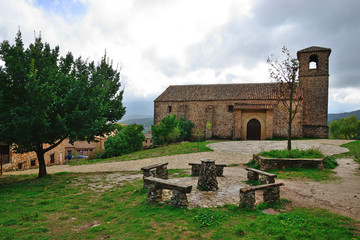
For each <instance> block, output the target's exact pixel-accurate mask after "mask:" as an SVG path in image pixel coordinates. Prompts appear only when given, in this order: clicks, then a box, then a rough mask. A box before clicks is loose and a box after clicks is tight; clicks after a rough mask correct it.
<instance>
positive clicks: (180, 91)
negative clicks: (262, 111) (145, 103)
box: [154, 83, 278, 102]
mask: <svg viewBox="0 0 360 240" xmlns="http://www.w3.org/2000/svg"><path fill="white" fill-rule="evenodd" d="M277 92H278V84H277V83H253V84H211V85H173V86H169V87H168V88H167V89H166V90H165V91H164V92H163V93H162V94H161V95H160V96H159V97H157V98H156V99H155V100H154V102H167V101H207V100H209V101H211V100H271V99H277V98H276V96H277Z"/></svg>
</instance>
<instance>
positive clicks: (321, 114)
mask: <svg viewBox="0 0 360 240" xmlns="http://www.w3.org/2000/svg"><path fill="white" fill-rule="evenodd" d="M330 53H331V49H329V48H322V47H314V46H313V47H309V48H305V49H303V50H300V51H298V52H297V57H298V60H299V64H300V66H299V79H300V81H301V84H302V89H303V100H302V101H301V103H300V106H299V112H298V114H297V115H296V118H295V119H294V121H293V125H292V128H293V131H292V134H293V137H296V138H300V137H316V138H327V137H328V134H329V133H328V132H329V130H328V126H327V114H328V87H329V56H330ZM278 93H279V84H278V83H248V84H211V85H182V86H180V85H179V86H169V87H168V88H167V89H166V90H165V91H164V92H163V93H162V94H161V95H160V96H159V97H157V98H156V99H155V100H154V123H155V124H156V123H159V122H160V121H161V119H162V118H164V117H166V116H167V115H168V114H177V115H178V116H183V117H184V118H185V119H186V120H191V121H192V122H193V123H194V124H195V126H196V127H197V128H199V129H200V130H201V131H202V132H203V133H204V137H205V138H207V139H208V138H228V139H243V140H247V139H248V140H256V139H272V138H285V137H286V136H287V124H288V120H287V119H288V114H287V112H286V111H284V109H283V107H282V103H281V102H280V101H279V100H278Z"/></svg>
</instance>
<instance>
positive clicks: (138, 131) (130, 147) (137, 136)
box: [99, 124, 145, 158]
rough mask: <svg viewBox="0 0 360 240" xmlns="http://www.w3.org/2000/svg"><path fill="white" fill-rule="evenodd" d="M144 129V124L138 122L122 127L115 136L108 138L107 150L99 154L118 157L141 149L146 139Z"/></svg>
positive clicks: (104, 156)
mask: <svg viewBox="0 0 360 240" xmlns="http://www.w3.org/2000/svg"><path fill="white" fill-rule="evenodd" d="M143 130H144V126H143V125H136V124H131V125H129V126H126V127H123V128H121V129H120V130H118V131H117V132H116V134H115V135H114V136H110V137H108V138H107V139H106V141H105V152H103V153H102V154H99V156H101V158H109V157H116V156H120V155H122V154H127V153H132V152H135V151H138V150H140V149H141V147H142V143H143V141H145V135H144V133H143V132H142V131H143Z"/></svg>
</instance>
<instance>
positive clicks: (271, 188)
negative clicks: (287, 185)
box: [239, 183, 284, 207]
mask: <svg viewBox="0 0 360 240" xmlns="http://www.w3.org/2000/svg"><path fill="white" fill-rule="evenodd" d="M283 185H284V184H283V183H271V184H265V185H260V186H252V187H245V188H240V204H239V207H244V206H250V207H251V206H253V205H254V204H255V191H257V190H264V193H263V197H264V202H265V203H273V202H278V201H279V199H280V186H283Z"/></svg>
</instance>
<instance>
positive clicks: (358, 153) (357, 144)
mask: <svg viewBox="0 0 360 240" xmlns="http://www.w3.org/2000/svg"><path fill="white" fill-rule="evenodd" d="M341 147H346V148H347V149H349V152H348V153H345V154H343V155H342V156H341V155H340V156H339V157H343V156H351V157H353V158H354V160H355V161H356V162H357V163H359V164H360V140H357V141H354V142H349V143H346V144H343V145H341Z"/></svg>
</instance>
